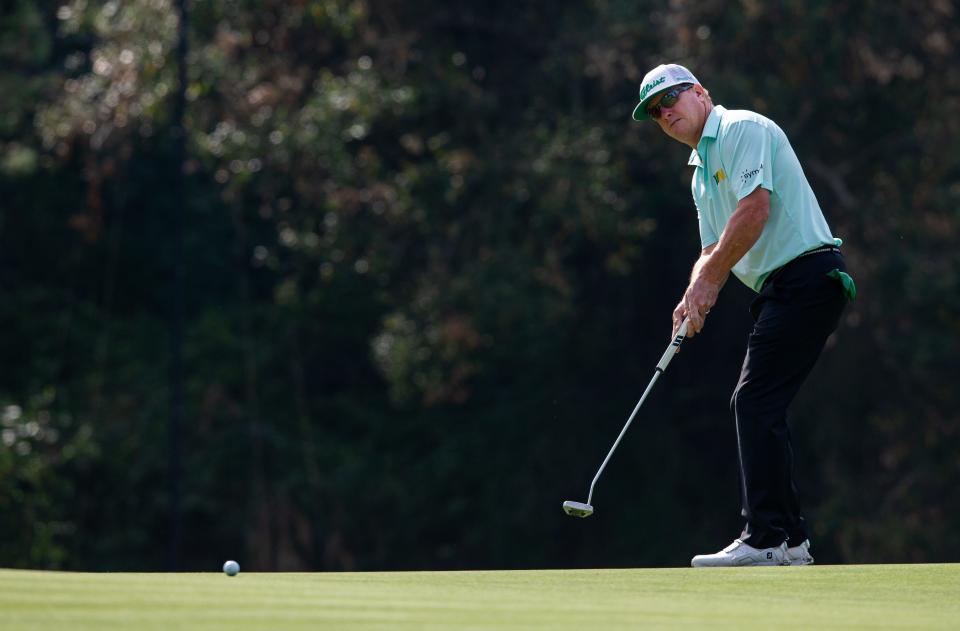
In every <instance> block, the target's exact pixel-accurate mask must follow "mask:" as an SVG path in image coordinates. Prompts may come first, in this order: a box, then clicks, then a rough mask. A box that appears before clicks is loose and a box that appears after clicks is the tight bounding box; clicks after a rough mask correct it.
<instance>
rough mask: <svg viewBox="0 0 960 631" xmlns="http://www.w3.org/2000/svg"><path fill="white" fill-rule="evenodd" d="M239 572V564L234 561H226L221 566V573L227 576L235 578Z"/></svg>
mask: <svg viewBox="0 0 960 631" xmlns="http://www.w3.org/2000/svg"><path fill="white" fill-rule="evenodd" d="M239 571H240V564H239V563H237V562H236V561H227V562H226V563H224V564H223V573H224V574H226V575H227V576H236V575H237V572H239Z"/></svg>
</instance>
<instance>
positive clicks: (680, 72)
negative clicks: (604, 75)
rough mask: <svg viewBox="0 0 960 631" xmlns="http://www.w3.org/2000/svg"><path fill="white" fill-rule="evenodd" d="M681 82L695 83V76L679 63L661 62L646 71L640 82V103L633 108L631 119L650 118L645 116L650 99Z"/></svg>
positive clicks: (697, 82)
mask: <svg viewBox="0 0 960 631" xmlns="http://www.w3.org/2000/svg"><path fill="white" fill-rule="evenodd" d="M681 83H696V84H698V85H699V83H700V82H699V81H697V78H696V77H695V76H693V73H692V72H690V71H689V70H687V69H686V68H684V67H683V66H681V65H680V64H661V65H659V66H657V67H656V68H654V69H653V70H651V71H650V72H648V73H647V74H646V76H645V77H644V78H643V82H642V83H641V84H640V103H638V104H637V107H636V109H634V110H633V120H635V121H642V120H647V119H648V118H650V117H649V116H647V104H648V103H649V102H650V99H652V98H653V97H655V96H656V95H658V94H660V93H661V92H663V91H664V90H668V89H670V88H672V87H673V86H675V85H680V84H681Z"/></svg>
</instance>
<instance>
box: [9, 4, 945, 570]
mask: <svg viewBox="0 0 960 631" xmlns="http://www.w3.org/2000/svg"><path fill="white" fill-rule="evenodd" d="M190 9H191V10H190V23H189V24H187V25H186V28H187V33H188V35H189V39H190V47H189V49H190V56H189V58H188V67H187V77H188V84H187V85H186V86H185V88H186V95H187V107H186V118H185V127H186V130H187V134H188V136H187V146H186V150H187V154H188V157H187V160H186V163H185V165H184V166H183V168H184V169H185V177H186V186H187V193H188V195H187V197H188V200H189V201H188V203H187V204H186V206H185V207H184V208H183V212H184V215H185V218H186V233H185V242H184V248H183V255H182V257H183V258H182V261H183V263H184V265H185V270H186V287H187V289H186V295H185V299H186V328H185V341H184V353H185V354H184V362H185V368H186V381H185V420H184V423H183V428H182V432H183V433H182V450H183V453H182V464H181V467H182V480H181V483H180V488H181V493H182V495H181V497H180V500H179V502H176V503H174V502H173V501H172V497H171V493H170V489H171V487H170V484H169V480H168V476H169V466H168V459H169V457H170V454H169V450H168V444H169V443H168V440H167V434H166V432H167V427H168V425H167V424H168V419H169V415H170V406H169V401H170V391H171V390H170V389H171V382H170V362H171V360H172V357H171V351H170V348H171V345H170V342H171V339H170V335H171V323H172V322H173V320H172V318H173V317H174V313H173V310H172V304H173V300H174V298H175V294H174V291H175V284H174V273H175V270H176V265H177V263H178V260H177V255H176V253H175V252H176V251H175V249H174V248H173V247H172V245H171V244H172V242H173V239H174V238H175V236H176V227H175V224H174V221H173V217H174V208H175V206H174V205H175V204H176V203H177V201H176V200H177V196H176V194H175V191H174V190H173V189H172V187H171V186H170V174H171V173H172V172H174V170H175V169H178V168H180V165H179V164H178V155H177V151H176V147H175V143H174V142H173V140H172V136H171V134H172V125H173V124H174V122H175V121H174V117H173V104H174V95H175V94H176V92H177V90H178V88H179V86H178V83H177V66H176V57H175V50H174V49H175V45H176V36H177V30H178V28H179V24H178V22H177V17H176V15H177V14H176V11H175V6H174V3H173V2H171V0H130V1H128V2H116V1H105V0H87V1H85V2H81V1H79V0H72V1H68V0H63V1H62V3H51V2H26V1H23V0H14V1H12V2H6V3H3V4H2V9H0V11H2V13H0V289H2V291H3V298H4V299H3V301H2V303H0V326H2V335H0V533H3V534H2V535H0V565H2V566H11V567H35V568H65V569H85V570H120V569H125V570H150V569H159V568H163V567H165V563H166V562H167V558H166V555H167V554H168V546H167V544H168V542H169V541H170V538H171V536H172V534H173V533H171V532H170V524H171V523H172V522H171V519H170V512H171V510H174V509H175V508H177V507H179V511H180V515H179V521H180V523H181V524H182V528H183V531H182V544H181V549H180V554H179V556H180V558H181V560H182V565H183V567H184V568H185V569H209V568H213V567H217V566H218V565H219V563H221V562H222V560H223V559H225V558H235V557H239V558H240V560H241V562H242V563H243V564H244V567H245V568H250V569H262V570H274V569H276V570H298V569H300V570H319V569H330V570H334V569H358V570H372V569H411V568H432V569H440V568H528V567H584V566H589V567H596V566H658V565H684V564H686V563H687V562H688V560H689V557H690V555H691V554H693V553H695V552H702V551H705V550H711V549H715V548H718V547H719V546H720V545H722V544H724V543H725V542H726V541H727V540H728V539H729V538H731V537H732V536H734V535H735V534H736V533H737V532H739V528H740V526H741V524H740V522H739V506H738V496H737V480H736V469H735V460H734V448H735V445H734V436H733V427H732V421H731V418H730V416H729V413H728V411H727V401H728V398H729V394H730V390H731V389H732V387H733V385H734V383H735V381H736V378H737V374H738V371H739V364H740V361H741V359H742V353H743V345H744V342H745V339H746V335H747V332H748V330H749V325H750V322H749V315H748V313H747V310H746V307H747V305H748V303H749V300H750V297H751V296H750V293H751V292H750V291H749V290H747V289H746V288H744V287H741V286H739V285H738V284H737V281H735V280H731V281H730V282H729V283H728V284H727V287H726V288H725V289H724V291H723V293H722V295H721V300H720V303H719V304H718V306H717V308H715V309H714V311H713V313H712V314H711V316H710V320H709V322H708V326H707V329H706V330H705V331H704V334H703V335H701V336H698V337H697V338H696V339H695V340H693V341H691V343H689V344H688V345H686V346H685V347H684V351H683V352H682V353H681V355H680V357H678V358H677V359H676V360H675V361H674V363H673V364H672V365H671V368H670V371H669V373H667V374H666V375H665V376H664V378H663V379H661V380H660V383H659V385H658V386H657V389H656V390H655V391H654V393H653V394H652V395H651V397H650V398H649V400H648V402H647V404H646V406H645V408H644V409H643V411H642V412H641V414H640V415H639V417H638V418H637V420H636V421H635V423H634V426H633V428H632V429H631V433H630V434H628V435H627V437H626V439H625V441H624V443H623V444H622V445H621V447H620V449H619V451H618V453H617V454H616V456H615V458H614V459H613V461H612V462H611V463H610V466H608V468H607V470H606V472H605V474H604V478H603V479H602V480H601V481H600V483H599V484H598V488H597V492H596V495H595V498H594V500H595V504H596V507H597V513H596V515H595V516H594V517H591V518H590V520H587V521H579V520H571V519H570V518H568V517H566V516H564V515H563V513H562V511H561V510H560V503H561V502H562V501H563V500H564V499H583V498H584V497H585V494H586V490H587V486H588V484H589V481H590V479H591V478H592V476H593V474H594V472H595V470H596V467H597V466H598V465H599V463H600V461H601V460H602V458H603V456H604V455H605V453H606V451H607V449H608V448H609V445H610V443H611V442H612V440H613V439H614V438H615V436H616V434H617V432H618V431H619V430H620V427H621V426H622V423H623V422H624V420H625V419H626V416H627V414H628V413H629V411H630V410H631V409H632V406H633V405H634V404H635V402H636V399H637V397H639V395H640V392H641V390H642V388H643V387H644V385H645V384H646V382H647V381H648V379H649V378H650V376H651V375H652V371H653V367H654V365H655V363H656V361H657V359H658V358H659V356H660V353H661V352H662V350H663V348H664V346H665V344H666V342H667V338H668V335H669V326H670V313H671V311H672V309H673V306H674V304H675V303H676V301H677V299H678V298H679V297H680V295H681V293H682V290H683V287H684V284H685V282H686V278H687V275H688V274H689V269H690V265H691V264H692V263H693V261H694V260H695V258H696V256H697V254H698V252H699V242H698V240H697V230H696V215H695V212H694V210H693V207H692V203H691V200H690V194H689V175H690V173H689V171H688V169H687V167H685V164H686V157H687V154H688V151H687V150H686V149H685V148H684V147H682V146H680V145H677V144H676V143H674V142H673V141H670V140H669V139H667V138H665V137H663V135H662V134H660V133H659V132H658V131H657V130H656V129H655V128H654V127H653V126H652V125H650V124H645V125H638V124H636V123H633V122H632V121H631V120H630V112H631V110H632V108H633V106H634V104H635V96H636V92H637V88H638V84H639V82H640V79H641V77H642V76H643V74H644V72H645V71H646V70H647V69H649V68H650V67H652V66H653V65H656V64H658V63H661V62H665V61H677V62H680V63H684V64H686V65H688V66H689V67H690V68H691V69H692V70H693V71H694V73H695V74H696V75H697V76H698V77H699V78H700V80H701V81H702V82H703V83H704V85H705V86H706V87H707V88H708V89H709V90H710V92H711V94H712V96H713V98H714V101H715V102H716V103H721V104H723V105H725V106H727V107H729V108H749V109H754V110H756V111H758V112H761V113H763V114H765V115H767V116H769V117H771V118H773V119H774V120H776V121H777V122H778V123H779V124H780V125H781V126H782V127H783V128H784V129H785V130H786V131H787V133H788V135H789V136H790V138H791V140H792V142H793V144H794V147H795V149H796V151H797V153H798V155H799V156H800V159H801V162H802V163H803V165H804V167H805V169H806V172H807V174H808V177H809V178H810V180H811V183H812V184H813V186H814V189H815V191H816V193H817V195H818V198H819V200H820V202H821V205H822V206H823V208H824V210H825V212H826V215H827V218H828V220H829V222H830V223H831V226H832V227H833V229H834V231H835V233H836V234H837V235H838V236H841V237H842V238H843V239H844V241H845V244H844V252H845V255H846V257H847V261H848V264H849V266H850V269H851V271H852V273H853V275H854V277H855V278H856V280H857V284H858V287H859V291H860V295H859V297H858V299H857V301H856V302H854V303H853V304H851V306H850V308H849V309H848V310H847V312H846V314H845V317H844V319H843V321H842V324H841V326H840V328H839V330H838V331H837V333H836V334H835V335H834V336H833V337H832V338H831V340H830V342H829V343H828V346H827V349H826V350H825V352H824V354H823V356H822V358H821V361H820V364H819V366H818V368H817V369H816V371H815V372H814V374H813V376H812V377H811V379H810V382H809V383H808V386H807V387H806V389H805V391H803V392H802V393H801V395H800V397H799V398H798V399H797V401H796V403H795V405H794V408H793V410H792V426H793V434H794V438H795V443H796V459H797V467H798V469H799V471H798V475H799V480H800V482H801V484H802V487H801V494H802V497H803V498H804V501H805V504H806V510H807V513H808V516H809V519H810V521H811V523H812V526H813V533H814V546H815V553H816V556H817V558H818V561H822V562H878V561H884V562H897V561H957V560H958V559H960V539H958V537H957V535H956V533H957V532H960V518H958V515H960V511H957V510H956V507H957V506H958V505H960V492H958V491H957V487H956V485H955V484H954V483H953V482H954V480H955V479H956V478H957V474H958V462H960V461H958V459H957V457H956V454H957V453H958V450H960V419H958V416H957V413H956V410H957V409H958V407H960V400H958V394H957V392H958V391H957V388H956V387H955V385H954V382H953V380H954V378H955V375H956V373H957V369H958V368H960V362H958V360H957V358H958V329H960V318H958V316H957V313H958V311H960V298H958V296H960V292H958V270H960V256H958V254H957V250H956V248H955V247H954V246H955V243H956V239H957V226H958V224H960V215H958V210H957V209H958V208H960V203H958V202H960V158H958V157H957V154H956V152H955V151H954V150H953V146H952V145H953V142H952V139H953V138H956V137H957V136H958V132H960V130H958V126H960V122H958V121H960V101H958V98H957V95H958V94H960V64H958V63H957V61H958V51H957V50H956V48H957V42H958V41H960V26H958V21H957V15H956V12H957V8H956V6H955V3H952V2H946V1H942V0H926V1H923V2H906V1H894V2H886V3H876V2H867V1H865V0H859V1H855V0H850V1H840V2H836V1H834V2H826V1H820V0H817V1H814V2H778V3H763V2H755V1H748V0H743V1H742V2H739V3H734V4H731V3H728V2H717V1H713V0H707V1H702V0H701V1H700V2H687V1H685V0H679V1H674V2H670V3H663V2H650V1H641V2H621V1H618V0H607V1H604V0H593V1H583V2H563V3H556V2H540V1H527V2H516V1H514V2H500V1H492V2H469V1H467V0H455V1H452V2H451V1H445V2H439V1H426V0H425V1H421V2H392V1H389V0H298V1H290V0H257V1H252V0H224V1H221V2H193V3H190ZM817 551H819V552H817Z"/></svg>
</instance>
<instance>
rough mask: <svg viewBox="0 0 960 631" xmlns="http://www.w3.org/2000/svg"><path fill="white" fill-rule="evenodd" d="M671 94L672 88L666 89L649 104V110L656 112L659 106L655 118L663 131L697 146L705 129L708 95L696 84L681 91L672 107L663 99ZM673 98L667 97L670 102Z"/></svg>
mask: <svg viewBox="0 0 960 631" xmlns="http://www.w3.org/2000/svg"><path fill="white" fill-rule="evenodd" d="M671 89H675V88H671ZM668 94H670V90H665V91H664V92H662V93H661V94H658V95H657V96H656V97H654V99H653V100H652V101H651V102H650V105H648V106H647V112H651V111H652V112H654V113H656V110H655V109H654V108H656V107H658V106H659V109H660V116H659V117H657V118H654V117H653V116H651V118H653V119H654V120H655V121H656V123H657V124H658V125H660V129H662V130H663V133H665V134H666V135H668V136H670V137H671V138H673V139H674V140H679V141H680V142H682V143H683V144H685V145H689V146H691V147H694V148H696V146H697V142H698V141H699V140H700V134H701V132H702V131H703V125H704V123H705V122H706V120H707V114H708V108H707V101H706V96H705V95H704V94H703V88H701V87H700V86H699V85H694V86H693V87H691V88H690V89H689V90H685V91H684V92H681V93H680V94H679V96H678V97H677V101H676V102H675V103H674V104H673V105H672V106H670V107H666V106H665V105H664V104H663V103H661V101H662V100H663V98H664V97H665V96H667V95H668ZM670 100H671V99H667V101H668V102H669V101H670Z"/></svg>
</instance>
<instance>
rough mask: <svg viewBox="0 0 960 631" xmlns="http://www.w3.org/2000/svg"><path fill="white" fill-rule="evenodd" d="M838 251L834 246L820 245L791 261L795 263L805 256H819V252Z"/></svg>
mask: <svg viewBox="0 0 960 631" xmlns="http://www.w3.org/2000/svg"><path fill="white" fill-rule="evenodd" d="M839 251H840V248H838V247H837V246H835V245H821V246H820V247H818V248H813V249H812V250H807V251H806V252H804V253H803V254H801V255H800V256H798V257H797V258H796V259H793V261H796V260H797V259H802V258H803V257H805V256H810V255H811V254H820V253H821V252H839ZM793 261H790V262H789V263H787V265H789V264H790V263H792V262H793Z"/></svg>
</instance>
